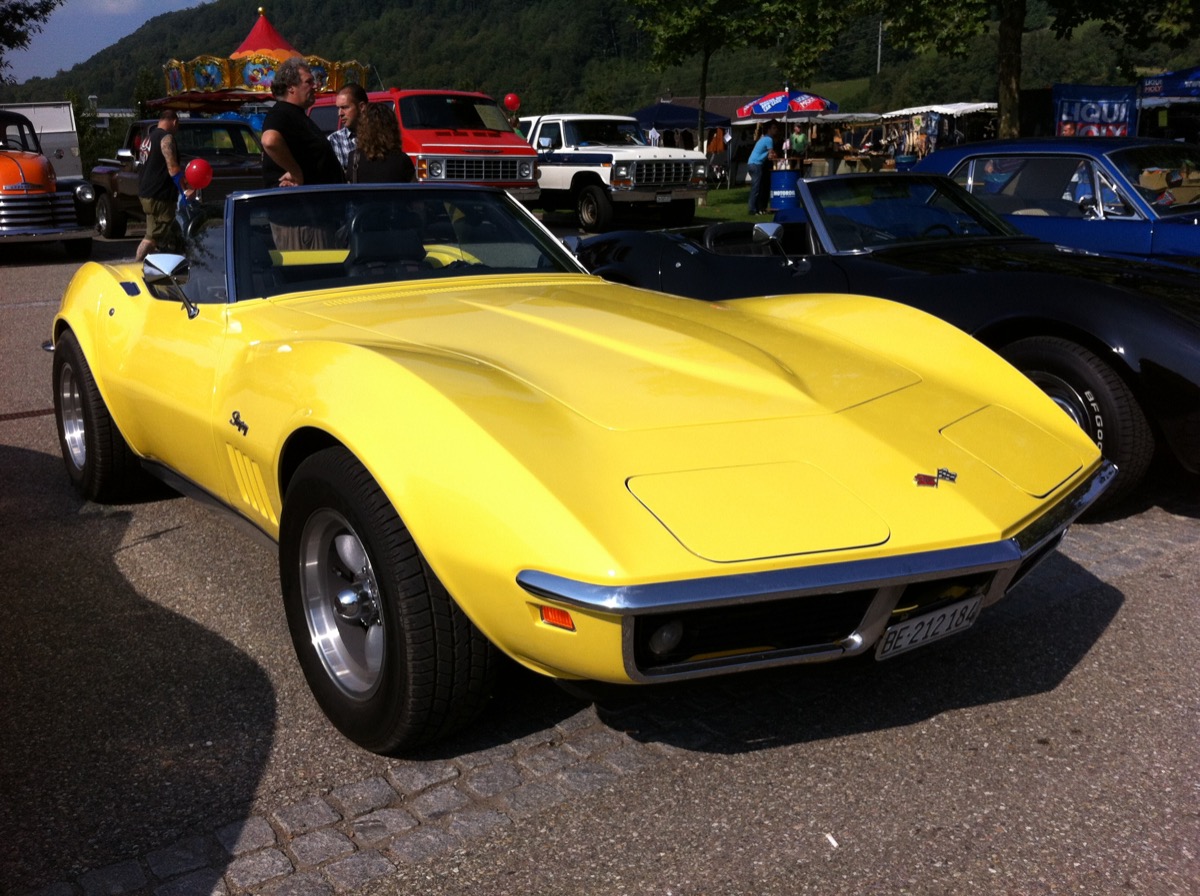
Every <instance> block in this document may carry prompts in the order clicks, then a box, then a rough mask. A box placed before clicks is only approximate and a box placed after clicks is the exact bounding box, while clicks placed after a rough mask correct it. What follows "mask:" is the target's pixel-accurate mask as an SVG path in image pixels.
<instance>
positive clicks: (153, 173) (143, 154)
mask: <svg viewBox="0 0 1200 896" xmlns="http://www.w3.org/2000/svg"><path fill="white" fill-rule="evenodd" d="M177 130H179V117H178V116H177V115H176V114H175V113H174V112H173V111H172V110H170V109H164V110H163V112H162V114H161V115H159V117H158V125H157V126H156V127H154V128H153V129H152V130H151V131H150V133H149V134H147V135H146V136H145V137H144V138H143V140H142V145H141V148H140V158H141V168H140V169H139V171H138V199H139V200H140V201H141V204H142V211H143V212H145V214H146V235H145V236H144V237H142V241H141V242H140V243H139V244H138V247H137V254H136V255H135V256H134V258H135V260H137V261H141V260H142V259H144V258H145V257H146V256H147V255H149V254H150V253H151V252H160V251H161V252H180V251H182V250H183V234H182V233H181V232H180V230H179V224H178V222H177V221H176V220H175V208H176V206H177V205H178V203H179V194H180V193H182V192H183V191H184V187H183V167H182V166H181V165H180V164H179V151H178V149H177V147H176V146H175V132H176V131H177Z"/></svg>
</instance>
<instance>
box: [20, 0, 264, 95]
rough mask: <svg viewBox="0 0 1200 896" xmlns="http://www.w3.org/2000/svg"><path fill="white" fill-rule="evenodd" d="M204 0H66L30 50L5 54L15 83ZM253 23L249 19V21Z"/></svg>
mask: <svg viewBox="0 0 1200 896" xmlns="http://www.w3.org/2000/svg"><path fill="white" fill-rule="evenodd" d="M202 2H203V0H66V2H65V3H63V5H62V6H60V7H58V9H56V10H54V12H53V13H51V15H50V18H49V19H47V20H46V22H45V24H44V25H43V26H42V31H41V33H40V34H34V35H33V36H32V38H31V39H30V41H29V48H28V49H26V50H19V51H15V52H13V53H11V54H10V55H9V57H8V58H9V62H10V63H11V68H10V69H9V74H10V75H12V76H13V77H14V78H16V80H17V82H18V83H21V82H23V81H27V80H28V79H30V78H33V77H43V78H50V77H53V76H54V75H56V74H58V71H59V69H62V70H64V71H65V70H67V69H69V68H70V67H71V66H73V65H75V64H76V63H77V62H83V61H84V60H87V59H90V58H92V56H94V55H95V54H97V53H99V52H100V51H101V50H103V49H104V48H105V47H109V46H111V45H113V44H115V43H116V42H117V41H118V40H120V39H121V38H122V37H125V36H126V35H129V34H133V32H135V31H137V30H138V28H140V27H141V26H142V25H144V24H145V23H146V22H147V21H148V20H150V19H152V18H154V17H155V16H157V15H161V14H162V13H164V12H172V11H174V10H177V9H187V8H189V7H192V6H199V5H200V4H201V3H202ZM252 24H253V23H252Z"/></svg>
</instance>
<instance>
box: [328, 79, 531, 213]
mask: <svg viewBox="0 0 1200 896" xmlns="http://www.w3.org/2000/svg"><path fill="white" fill-rule="evenodd" d="M367 96H368V98H369V99H370V100H371V102H372V103H387V104H388V105H389V106H391V108H392V109H393V110H395V113H396V120H397V121H398V122H399V123H400V137H401V143H402V145H403V147H404V151H405V153H407V154H408V157H409V158H410V159H412V163H413V166H414V167H415V168H416V170H417V180H418V181H424V182H430V183H450V184H454V183H467V184H487V185H489V186H496V187H503V188H504V189H506V190H508V192H509V193H511V194H512V195H513V197H514V198H516V199H519V200H521V201H522V202H528V201H532V200H534V199H537V197H538V183H537V152H536V150H534V148H533V147H532V146H530V145H529V144H528V143H526V142H525V141H524V140H523V139H521V137H520V136H519V135H518V134H517V133H516V131H514V130H513V129H512V127H511V126H510V125H509V123H508V118H507V117H506V116H505V114H504V111H503V110H502V109H501V108H500V107H499V106H498V105H497V104H496V101H495V100H494V99H492V98H491V97H490V96H487V95H486V94H482V93H470V92H467V91H462V90H400V89H398V88H394V87H393V88H391V89H389V90H377V91H372V92H371V93H369V94H368V95H367ZM336 103H337V96H336V95H335V94H327V95H324V96H321V97H318V98H317V101H316V103H315V104H314V105H313V107H312V108H311V109H310V110H309V113H308V114H309V115H310V116H311V117H312V119H313V121H315V122H316V123H317V125H318V126H319V127H320V128H321V130H323V131H324V132H325V133H326V134H329V133H332V132H333V131H336V130H337V128H338V120H337V106H336Z"/></svg>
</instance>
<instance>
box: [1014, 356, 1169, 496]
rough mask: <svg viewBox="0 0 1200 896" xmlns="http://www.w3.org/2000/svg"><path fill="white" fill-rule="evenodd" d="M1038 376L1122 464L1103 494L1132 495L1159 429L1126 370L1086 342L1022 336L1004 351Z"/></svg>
mask: <svg viewBox="0 0 1200 896" xmlns="http://www.w3.org/2000/svg"><path fill="white" fill-rule="evenodd" d="M1000 354H1001V355H1003V356H1004V358H1005V359H1006V360H1008V362H1009V363H1010V364H1012V365H1013V366H1014V367H1016V368H1017V369H1018V370H1020V371H1021V372H1022V373H1024V374H1025V375H1026V376H1027V377H1029V378H1030V379H1031V380H1033V382H1034V383H1036V384H1037V385H1038V386H1039V387H1041V389H1042V391H1043V392H1045V393H1046V394H1047V395H1049V396H1050V398H1052V399H1053V400H1054V403H1055V404H1057V405H1058V406H1059V407H1060V408H1062V409H1063V411H1065V412H1066V413H1067V414H1068V415H1069V416H1070V417H1071V419H1072V420H1074V421H1075V422H1076V423H1077V424H1079V426H1080V427H1081V428H1082V429H1083V431H1084V432H1086V433H1087V434H1088V436H1090V437H1091V439H1092V441H1093V442H1095V443H1096V447H1097V448H1099V449H1100V451H1101V453H1102V454H1103V455H1104V456H1105V457H1106V458H1107V459H1108V460H1110V461H1112V462H1113V463H1114V464H1116V466H1117V476H1116V479H1114V480H1113V484H1112V486H1111V487H1110V488H1109V489H1108V491H1107V492H1106V493H1105V494H1104V496H1103V498H1102V499H1101V500H1102V501H1103V502H1104V503H1111V502H1113V501H1116V500H1118V499H1120V498H1121V497H1123V496H1124V495H1127V494H1129V492H1131V491H1132V490H1133V489H1134V488H1136V487H1137V485H1138V483H1140V482H1141V480H1142V478H1143V477H1144V476H1145V475H1146V471H1147V470H1148V469H1149V468H1150V461H1151V459H1152V458H1153V457H1154V434H1153V433H1152V432H1151V430H1150V424H1149V422H1147V420H1146V415H1145V413H1144V412H1143V411H1142V409H1141V407H1140V406H1139V405H1138V403H1137V399H1136V398H1135V397H1134V395H1133V392H1131V391H1130V389H1129V386H1127V385H1126V384H1125V381H1124V380H1123V379H1121V377H1120V375H1119V374H1118V373H1117V372H1116V371H1115V370H1113V369H1112V368H1111V367H1109V366H1108V365H1107V364H1105V363H1104V362H1103V361H1101V360H1100V358H1098V357H1097V356H1096V355H1094V354H1093V353H1092V352H1090V351H1088V350H1087V349H1086V348H1084V347H1083V346H1081V345H1077V344H1076V343H1074V342H1069V341H1067V340H1065V339H1058V338H1054V337H1050V336H1038V337H1033V338H1030V339H1021V340H1019V341H1017V342H1014V343H1012V344H1011V345H1008V346H1005V347H1004V348H1002V349H1001V350H1000Z"/></svg>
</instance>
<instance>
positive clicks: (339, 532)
mask: <svg viewBox="0 0 1200 896" xmlns="http://www.w3.org/2000/svg"><path fill="white" fill-rule="evenodd" d="M300 583H301V588H302V593H303V601H304V615H305V619H306V620H307V622H308V630H309V634H310V635H311V636H312V643H313V646H314V647H315V648H316V651H317V654H318V655H319V656H320V658H321V662H322V664H323V665H324V667H325V671H326V673H327V674H328V675H329V678H330V680H331V681H332V682H333V683H334V684H335V685H336V686H337V687H338V688H339V689H340V690H341V691H342V692H343V693H345V694H346V695H347V696H349V697H352V698H358V699H362V698H366V697H369V696H371V695H372V694H373V693H374V692H375V690H376V689H377V688H378V687H379V685H380V682H381V680H382V678H381V672H382V669H383V657H384V650H385V644H384V629H383V620H382V618H381V616H380V613H379V586H378V583H377V581H376V578H375V572H374V570H373V569H372V568H371V560H370V558H369V557H368V556H367V551H366V549H365V548H364V547H363V543H362V541H361V540H360V539H359V537H358V535H357V534H356V533H355V532H354V530H353V529H352V528H351V526H350V524H349V523H348V522H347V521H346V519H345V517H343V516H342V515H341V514H340V513H337V512H336V511H333V510H330V509H328V508H325V509H322V510H319V511H317V512H316V513H314V514H313V515H312V516H311V517H309V519H308V521H307V522H306V523H305V526H304V532H303V535H302V537H301V542H300Z"/></svg>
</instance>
